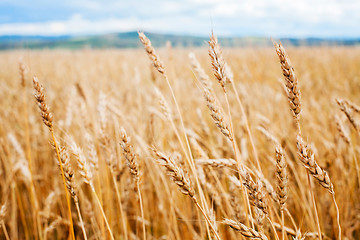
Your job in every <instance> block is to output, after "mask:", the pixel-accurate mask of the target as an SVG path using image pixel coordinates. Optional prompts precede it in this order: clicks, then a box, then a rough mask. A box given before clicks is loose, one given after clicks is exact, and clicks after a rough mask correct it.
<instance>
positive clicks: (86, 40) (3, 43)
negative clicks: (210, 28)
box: [0, 32, 360, 50]
mask: <svg viewBox="0 0 360 240" xmlns="http://www.w3.org/2000/svg"><path fill="white" fill-rule="evenodd" d="M146 35H147V36H148V37H149V38H150V39H151V42H152V44H153V45H154V46H156V47H159V46H165V44H166V42H171V44H172V46H174V47H201V46H206V44H207V41H208V38H207V37H196V36H186V35H171V34H156V33H146ZM280 40H281V41H282V42H284V43H287V44H290V45H294V46H303V45H305V46H319V45H360V39H320V38H306V39H296V38H284V39H280ZM219 41H220V43H221V45H222V46H224V47H245V46H270V45H271V44H272V43H271V40H270V39H269V38H264V37H241V38H240V37H227V38H219ZM140 45H141V43H140V41H139V40H138V35H137V32H126V33H113V34H103V35H92V36H60V37H43V36H0V50H7V49H44V48H49V49H55V48H66V49H80V48H95V49H99V48H137V47H140Z"/></svg>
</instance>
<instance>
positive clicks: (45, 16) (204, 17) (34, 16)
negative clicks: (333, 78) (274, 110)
mask: <svg viewBox="0 0 360 240" xmlns="http://www.w3.org/2000/svg"><path fill="white" fill-rule="evenodd" d="M16 2H17V4H18V5H16V4H15V3H14V2H11V1H7V4H8V5H6V3H0V35H9V34H26V35H65V34H72V35H73V34H75V35H79V34H96V33H109V32H119V31H133V30H138V29H141V30H147V31H156V32H168V33H181V34H193V35H194V34H195V35H208V33H209V32H210V30H211V28H212V26H213V27H214V30H215V31H216V32H217V33H218V34H219V35H221V34H224V35H237V36H239V35H261V36H270V35H271V36H273V37H277V36H298V37H306V36H319V37H329V36H330V37H336V36H341V37H344V36H345V37H360V29H359V27H358V23H359V22H360V14H358V13H359V12H360V1H356V0H342V1H338V0H302V1H291V2H289V1H288V0H272V1H268V0H257V1H253V0H241V1H239V0H223V1H218V0H178V1H175V0H168V1H163V0H152V1H145V0H138V1H114V0H103V1H100V0H79V1H70V0H63V1H57V0H56V1H54V2H51V3H50V2H46V1H43V0H33V1H32V3H33V5H29V4H28V3H27V1H24V0H18V1H16ZM9 4H10V5H11V4H12V5H11V6H12V8H11V9H13V11H9V10H8V9H9V6H10V5H9ZM41 4H43V5H41ZM37 5H39V6H40V5H41V7H40V8H37V7H39V6H37ZM1 9H5V10H1ZM17 16H19V17H17ZM39 16H41V17H39ZM2 19H4V20H3V22H2ZM18 19H23V20H22V21H19V20H18Z"/></svg>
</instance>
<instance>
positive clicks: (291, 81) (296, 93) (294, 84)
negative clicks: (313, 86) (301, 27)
mask: <svg viewBox="0 0 360 240" xmlns="http://www.w3.org/2000/svg"><path fill="white" fill-rule="evenodd" d="M274 46H275V50H276V53H277V55H278V57H279V60H280V64H281V69H282V72H283V75H284V79H285V86H286V89H287V95H288V99H289V104H290V109H291V112H292V114H293V116H294V118H295V123H296V126H297V128H298V130H299V131H300V125H299V118H300V112H301V101H300V89H299V87H298V80H297V78H296V75H295V71H294V67H293V66H292V64H291V62H290V58H289V57H288V55H287V53H286V51H285V49H284V47H283V46H282V44H281V43H274Z"/></svg>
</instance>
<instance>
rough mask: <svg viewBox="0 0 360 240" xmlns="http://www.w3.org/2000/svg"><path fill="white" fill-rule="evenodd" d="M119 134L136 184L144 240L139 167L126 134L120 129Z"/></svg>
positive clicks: (144, 231) (144, 230)
mask: <svg viewBox="0 0 360 240" xmlns="http://www.w3.org/2000/svg"><path fill="white" fill-rule="evenodd" d="M120 134H121V143H120V145H121V147H122V149H123V155H124V157H125V159H126V162H127V165H128V167H129V169H130V173H131V174H132V175H133V177H134V179H135V182H136V186H137V191H138V195H139V202H140V203H139V204H140V211H141V218H142V227H143V237H144V239H146V228H145V217H144V207H143V202H142V196H141V191H140V183H139V178H140V170H139V165H138V163H137V159H136V155H135V152H134V150H133V146H132V145H131V143H130V138H129V137H128V135H127V134H126V131H125V129H124V128H120Z"/></svg>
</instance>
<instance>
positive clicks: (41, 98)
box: [33, 76, 75, 240]
mask: <svg viewBox="0 0 360 240" xmlns="http://www.w3.org/2000/svg"><path fill="white" fill-rule="evenodd" d="M33 86H34V89H35V94H34V97H35V100H36V103H37V105H38V107H39V109H40V116H41V118H42V120H43V122H44V124H45V125H46V126H47V127H48V129H49V131H50V133H51V137H52V142H53V144H54V147H55V151H56V156H57V159H58V162H59V166H60V171H61V176H62V180H63V185H64V189H65V197H66V202H67V206H68V213H69V219H70V233H71V236H72V238H73V239H74V240H75V233H74V225H73V220H72V215H71V205H70V198H69V196H68V192H67V187H66V178H65V174H64V170H63V167H62V162H61V158H60V153H59V147H58V146H57V143H56V140H55V135H54V128H53V117H52V113H51V112H50V109H49V107H48V105H47V103H46V97H45V94H44V93H43V87H42V86H41V85H40V83H39V80H38V78H37V77H36V76H34V78H33Z"/></svg>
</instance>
